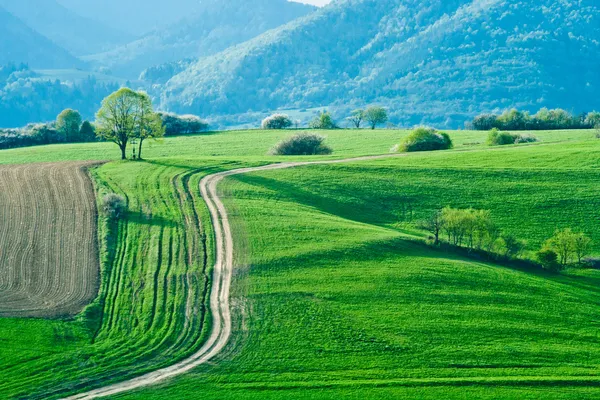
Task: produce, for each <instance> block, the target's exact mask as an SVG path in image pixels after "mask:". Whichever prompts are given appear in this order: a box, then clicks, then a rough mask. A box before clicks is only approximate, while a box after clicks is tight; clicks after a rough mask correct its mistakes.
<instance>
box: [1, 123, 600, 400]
mask: <svg viewBox="0 0 600 400" xmlns="http://www.w3.org/2000/svg"><path fill="white" fill-rule="evenodd" d="M289 134H291V133H290V132H283V133H282V132H260V131H245V132H226V133H219V134H210V135H200V136H193V137H187V138H184V137H182V138H172V139H167V140H165V143H164V144H163V145H160V146H159V145H153V147H152V148H150V149H148V150H147V151H146V156H147V157H148V158H149V159H150V161H149V162H143V163H141V162H140V163H132V162H125V163H122V162H117V163H110V164H107V165H105V166H103V167H101V168H100V169H98V170H97V172H96V176H97V181H98V182H99V185H100V186H101V187H108V186H110V187H112V188H113V189H112V190H114V191H117V192H121V193H125V194H127V196H128V197H129V201H130V210H131V213H130V215H129V217H128V219H127V221H126V222H124V223H122V225H121V226H120V227H119V230H118V234H119V235H120V240H119V241H117V242H116V243H120V245H119V246H117V247H116V248H115V251H116V252H115V259H114V260H112V261H111V259H110V257H109V259H108V261H109V262H108V263H107V264H106V265H105V270H104V271H105V278H104V280H103V285H102V290H101V296H100V299H106V300H105V301H104V303H103V304H104V307H103V311H102V316H103V317H102V322H101V324H100V325H99V326H100V329H99V331H98V332H97V335H96V337H95V340H92V338H93V336H94V333H93V332H91V331H90V330H89V329H88V327H89V326H93V322H94V321H89V320H85V319H84V318H81V317H80V318H78V319H77V320H74V321H44V320H14V319H10V320H9V319H0V344H2V345H3V347H4V348H7V351H3V352H2V353H1V354H0V365H2V367H3V368H0V397H2V398H13V397H25V398H51V397H52V396H48V395H47V393H48V391H49V390H50V389H49V388H53V389H55V390H57V391H60V392H61V394H64V393H68V392H72V391H73V390H74V389H76V385H77V384H83V383H86V384H88V387H90V386H96V385H97V384H99V383H100V382H102V383H108V382H111V381H114V380H118V379H122V378H123V377H125V376H130V375H136V374H139V373H141V372H143V371H145V370H149V369H152V368H157V367H160V366H162V365H166V364H170V363H172V362H173V361H174V360H176V359H178V358H181V357H183V356H185V355H186V354H188V353H189V352H190V351H192V350H193V349H195V348H197V346H198V345H199V344H200V343H201V340H202V335H203V334H204V333H205V332H206V329H204V330H202V329H199V324H200V323H201V321H200V319H198V318H196V319H194V321H193V325H191V326H185V324H184V323H183V322H182V313H181V312H177V311H178V310H180V309H181V307H183V304H186V300H185V299H186V298H185V297H184V296H183V293H184V291H182V287H183V286H182V282H183V281H182V279H183V277H184V276H186V271H188V272H189V271H190V268H191V270H192V271H194V272H195V273H198V271H199V270H200V268H201V267H200V266H199V265H197V264H195V265H192V266H190V265H188V264H189V263H186V257H183V256H182V254H185V251H183V249H180V250H177V251H174V252H173V254H178V256H173V258H172V260H171V261H172V262H171V263H169V262H168V261H169V259H170V257H168V256H166V254H168V252H169V249H170V248H171V244H170V243H173V246H174V247H173V248H175V247H176V246H177V245H178V244H179V245H181V246H183V244H184V243H188V246H189V243H191V242H192V241H193V240H194V239H193V237H194V236H198V235H201V234H202V233H208V234H209V235H208V238H209V239H210V237H211V236H210V227H209V226H208V225H207V223H206V222H207V221H206V210H205V209H204V206H203V204H202V203H201V201H200V200H199V197H198V196H199V194H198V192H197V186H198V185H197V184H198V182H199V179H200V178H201V177H202V176H204V175H205V174H207V173H210V172H215V171H218V170H223V169H230V168H235V167H238V166H242V165H250V164H258V163H265V162H272V161H280V160H286V159H293V158H285V157H283V158H282V157H276V158H273V157H266V156H265V154H266V152H267V150H268V149H269V148H270V147H271V146H272V144H274V143H276V142H277V141H278V140H279V139H280V138H281V137H284V136H286V135H289ZM326 134H327V135H328V136H329V140H330V144H331V145H332V146H333V147H334V149H335V150H336V153H334V155H333V157H342V156H348V157H349V156H358V155H366V154H377V153H387V152H388V151H389V149H390V148H391V147H392V145H393V144H395V143H398V142H399V140H400V138H401V137H402V135H403V134H405V133H404V132H398V131H375V132H371V131H360V132H357V131H332V132H327V133H326ZM536 135H538V136H539V137H540V138H542V140H543V142H542V143H541V144H535V145H527V146H523V145H521V146H507V147H502V148H494V149H489V148H486V147H485V146H483V145H482V144H480V145H471V144H465V143H476V142H480V143H484V142H485V136H486V133H482V132H460V133H458V132H457V133H454V136H455V144H456V147H457V149H456V150H454V151H447V152H436V153H422V154H411V155H407V156H402V157H397V158H393V159H386V160H379V161H368V162H355V163H351V164H344V165H329V166H310V167H301V168H296V169H290V170H280V171H269V172H261V173H254V174H250V175H240V176H236V177H232V178H228V179H226V180H225V181H224V182H223V184H222V186H221V190H222V191H223V193H224V194H225V197H226V203H227V206H228V208H229V209H230V214H231V215H230V216H231V219H232V222H233V224H234V229H235V237H236V246H237V250H238V253H237V254H236V255H237V256H238V260H237V262H238V265H239V269H238V272H237V273H236V279H235V282H234V287H233V290H234V293H235V297H236V301H235V302H234V304H235V311H236V318H235V323H236V331H235V334H234V336H233V339H234V341H233V345H232V346H231V347H230V348H229V349H228V351H227V352H225V353H224V355H223V356H221V357H220V359H219V360H218V362H216V363H213V364H210V365H207V366H203V367H200V368H197V369H196V370H194V371H193V372H192V373H190V374H188V375H186V376H184V377H181V378H178V379H176V380H173V381H171V382H168V383H167V384H164V385H161V386H159V387H153V388H148V389H145V390H142V391H139V392H135V393H131V394H126V395H122V396H117V397H118V398H126V399H138V398H139V399H142V398H143V399H181V398H185V399H223V398H228V399H229V398H232V399H259V398H260V399H283V398H286V399H287V398H299V399H302V398H306V399H309V398H310V399H332V398H356V399H359V398H360V399H363V398H369V399H370V398H386V399H387V398H431V399H439V398H488V399H499V398H506V399H512V398H531V399H538V398H561V399H562V398H565V399H573V398H593V397H598V396H599V395H600V394H599V391H598V386H600V369H599V366H600V346H598V345H597V343H598V330H597V326H598V318H597V314H598V312H597V309H598V303H599V300H600V296H599V294H600V293H599V292H600V285H599V284H600V273H599V272H598V271H591V270H571V271H567V272H566V273H565V274H563V275H554V274H548V273H543V272H541V271H538V272H535V271H534V272H532V271H521V270H516V269H511V268H507V267H504V266H500V265H493V264H489V263H481V262H476V261H474V260H469V259H465V258H462V257H459V256H455V255H451V254H445V253H440V252H437V251H433V250H432V249H430V248H428V247H425V246H424V245H422V244H418V243H416V242H414V241H413V239H412V238H411V236H409V234H413V233H415V229H414V227H413V226H412V223H413V222H414V221H416V220H418V219H419V218H422V217H423V216H425V215H427V213H429V212H430V211H431V210H433V209H435V208H437V207H440V206H445V205H451V206H454V207H471V206H472V207H476V208H486V209H490V210H491V211H492V215H493V217H494V219H495V220H496V221H497V222H498V223H499V224H500V226H501V227H502V228H503V229H504V230H505V231H507V232H511V233H514V234H515V235H517V236H518V237H520V238H523V239H526V240H527V241H528V245H529V249H530V250H533V249H535V248H536V246H537V245H539V243H541V242H542V241H543V240H544V239H545V238H547V237H548V236H549V235H551V234H552V232H553V231H554V229H556V228H559V227H565V226H569V227H572V228H574V229H581V230H584V231H585V232H587V233H588V234H589V235H590V236H592V237H593V238H594V240H595V252H599V253H600V230H598V228H597V216H598V210H600V207H599V206H600V204H599V202H600V200H598V199H597V196H596V193H597V192H598V189H599V188H598V185H599V184H598V183H597V182H598V181H599V179H598V178H599V176H598V173H599V171H598V169H597V167H598V157H597V154H598V150H600V141H597V140H595V139H593V133H591V132H590V131H569V132H540V133H536ZM257 136H259V137H260V140H257V139H256V138H257ZM107 155H109V156H110V157H112V156H117V155H118V152H117V151H116V146H114V145H110V144H104V143H95V144H86V145H62V146H43V147H35V148H29V149H16V150H10V151H3V152H0V163H19V162H31V161H54V160H66V159H103V158H106V157H107ZM165 157H169V158H165ZM326 158H327V157H326ZM231 160H233V161H231ZM188 175H189V176H190V178H189V185H185V182H188V181H187V178H185V179H184V176H188ZM190 198H191V199H194V202H191V201H190ZM179 199H183V204H184V206H183V207H182V206H181V204H182V202H180V200H179ZM194 211H195V212H196V213H197V214H198V215H199V218H200V219H201V221H202V222H204V224H203V225H202V226H203V231H200V232H194V231H193V229H192V228H191V226H190V221H193V220H194V219H193V218H194ZM190 218H191V219H190ZM161 232H162V233H161ZM125 234H126V236H125ZM171 238H172V240H171ZM159 248H161V249H162V251H161V254H162V256H161V257H160V258H161V259H162V260H163V261H162V263H161V267H160V268H158V265H159V263H158V258H159V257H158V254H159V251H158V249H159ZM208 249H209V250H210V249H211V243H210V242H209V243H208ZM182 252H183V253H182ZM209 255H210V254H209ZM120 256H123V258H122V259H121V257H120ZM198 258H202V257H198ZM167 264H168V265H171V268H170V269H169V270H168V271H167V270H166V269H165V268H164V266H165V265H167ZM209 265H212V264H211V263H210V260H209ZM157 271H158V274H156V272H157ZM157 275H158V280H155V277H156V276H157ZM155 282H158V284H156V283H155ZM199 283H200V284H199V285H194V288H195V289H198V287H201V286H202V278H199ZM165 288H166V289H167V290H165ZM155 301H156V307H155V306H154V302H155ZM155 309H156V311H154V310H155ZM109 321H112V322H109ZM193 327H195V329H192V328H193ZM181 332H186V333H187V336H185V337H182V335H180V333H181ZM163 337H166V340H164V341H163V340H161V338H163ZM86 377H88V378H87V379H89V381H88V382H86ZM90 382H91V383H90Z"/></svg>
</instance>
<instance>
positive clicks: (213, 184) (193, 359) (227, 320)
mask: <svg viewBox="0 0 600 400" xmlns="http://www.w3.org/2000/svg"><path fill="white" fill-rule="evenodd" d="M398 156H401V155H399V154H387V155H380V156H366V157H356V158H347V159H339V160H326V161H309V162H293V163H281V164H271V165H266V166H262V167H252V168H241V169H236V170H231V171H225V172H220V173H217V174H213V175H209V176H206V177H205V178H204V179H202V181H201V182H200V191H201V193H202V197H203V198H204V201H205V202H206V204H207V205H208V209H209V211H210V216H211V220H212V223H213V227H214V232H215V247H216V248H215V251H216V261H215V266H214V269H213V280H212V290H211V294H210V305H209V306H210V310H211V313H212V332H211V335H210V337H209V338H208V340H207V341H206V343H205V344H204V345H203V346H202V348H201V349H200V350H199V351H198V352H196V353H195V354H193V355H192V356H190V357H189V358H187V359H185V360H182V361H180V362H178V363H176V364H173V365H171V366H169V367H165V368H162V369H159V370H156V371H153V372H150V373H147V374H145V375H141V376H139V377H137V378H134V379H130V380H127V381H124V382H120V383H116V384H113V385H110V386H106V387H103V388H99V389H95V390H91V391H89V392H86V393H81V394H78V395H75V396H71V397H68V398H66V399H65V400H81V399H85V400H89V399H96V398H101V397H106V396H112V395H115V394H119V393H123V392H127V391H131V390H134V389H139V388H143V387H146V386H151V385H154V384H157V383H159V382H163V381H165V380H167V379H169V378H173V377H176V376H179V375H182V374H185V373H186V372H188V371H190V370H191V369H193V368H195V367H197V366H199V365H202V364H205V363H207V362H208V361H210V360H211V359H213V358H214V357H215V356H216V355H217V354H219V352H221V350H223V348H224V347H225V346H226V345H227V342H228V341H229V337H230V335H231V310H230V306H229V293H230V286H231V277H232V273H233V251H234V242H233V236H232V233H231V226H230V224H229V219H228V216H227V210H226V208H225V205H224V204H223V202H222V201H221V199H220V198H219V195H218V193H217V186H218V184H219V182H221V181H222V180H223V179H224V178H225V177H228V176H233V175H240V174H246V173H250V172H258V171H266V170H275V169H286V168H294V167H300V166H305V165H323V164H339V163H347V162H353V161H366V160H375V159H381V158H390V157H398Z"/></svg>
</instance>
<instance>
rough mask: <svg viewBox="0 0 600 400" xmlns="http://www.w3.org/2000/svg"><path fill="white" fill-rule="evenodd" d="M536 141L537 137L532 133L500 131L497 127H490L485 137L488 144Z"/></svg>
mask: <svg viewBox="0 0 600 400" xmlns="http://www.w3.org/2000/svg"><path fill="white" fill-rule="evenodd" d="M537 141H538V139H537V138H536V137H535V136H533V135H521V134H518V133H510V132H501V131H500V130H499V129H498V128H494V129H492V130H491V131H490V133H489V134H488V138H487V144H488V146H504V145H507V144H519V143H533V142H537Z"/></svg>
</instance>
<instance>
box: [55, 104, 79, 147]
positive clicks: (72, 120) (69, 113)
mask: <svg viewBox="0 0 600 400" xmlns="http://www.w3.org/2000/svg"><path fill="white" fill-rule="evenodd" d="M80 127H81V114H79V111H75V110H72V109H70V108H67V109H66V110H64V111H63V112H61V113H60V114H58V117H56V130H57V131H58V132H60V133H61V134H62V135H63V136H64V138H65V141H67V142H75V141H77V140H78V137H79V128H80Z"/></svg>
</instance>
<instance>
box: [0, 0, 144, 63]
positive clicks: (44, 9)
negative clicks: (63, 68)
mask: <svg viewBox="0 0 600 400" xmlns="http://www.w3.org/2000/svg"><path fill="white" fill-rule="evenodd" d="M0 6H2V7H4V8H5V9H6V10H7V11H9V12H10V13H11V14H13V15H15V16H16V17H18V18H19V19H21V20H22V21H23V22H25V23H26V24H27V25H28V26H29V27H30V28H32V29H34V30H36V31H37V32H39V33H40V34H42V35H44V36H46V37H47V38H49V39H50V40H52V41H53V42H54V43H56V44H58V45H60V46H62V47H64V48H65V49H67V50H69V51H70V52H71V53H73V54H76V55H85V54H91V53H96V52H99V51H104V50H107V49H109V48H112V47H115V46H117V45H118V44H121V43H125V42H127V41H129V40H131V39H132V36H130V35H126V34H124V33H123V32H120V31H118V30H115V29H112V28H109V27H107V26H105V25H103V24H102V23H100V22H97V21H95V20H92V19H89V18H85V17H82V16H80V15H78V14H76V13H75V12H73V11H71V10H69V9H67V8H66V7H64V6H62V5H61V4H59V3H57V2H56V0H19V1H15V0H0Z"/></svg>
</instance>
